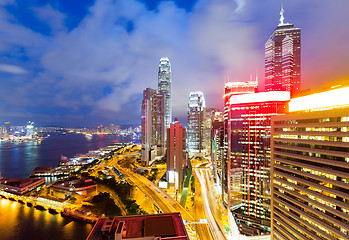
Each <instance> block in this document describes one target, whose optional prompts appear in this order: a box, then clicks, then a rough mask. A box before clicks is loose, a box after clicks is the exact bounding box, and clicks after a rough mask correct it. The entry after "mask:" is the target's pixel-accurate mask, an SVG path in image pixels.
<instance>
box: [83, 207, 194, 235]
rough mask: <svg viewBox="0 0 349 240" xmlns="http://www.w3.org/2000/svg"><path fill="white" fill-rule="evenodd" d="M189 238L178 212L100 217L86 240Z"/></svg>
mask: <svg viewBox="0 0 349 240" xmlns="http://www.w3.org/2000/svg"><path fill="white" fill-rule="evenodd" d="M99 239H115V240H121V239H132V240H151V239H154V240H155V239H157V240H170V239H171V240H189V236H188V233H187V231H186V229H185V227H184V223H183V219H182V217H181V215H180V213H162V214H147V215H135V216H117V217H111V218H100V219H99V220H98V222H97V223H96V224H95V225H94V227H93V228H92V230H91V232H90V234H89V235H88V237H87V240H99Z"/></svg>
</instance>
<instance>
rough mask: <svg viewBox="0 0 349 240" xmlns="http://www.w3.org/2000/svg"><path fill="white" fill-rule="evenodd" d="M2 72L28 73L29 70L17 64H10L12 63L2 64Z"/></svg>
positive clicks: (0, 69) (0, 67) (0, 68)
mask: <svg viewBox="0 0 349 240" xmlns="http://www.w3.org/2000/svg"><path fill="white" fill-rule="evenodd" d="M0 72H6V73H12V74H25V73H28V71H27V70H25V69H24V68H22V67H19V66H16V65H10V64H0Z"/></svg>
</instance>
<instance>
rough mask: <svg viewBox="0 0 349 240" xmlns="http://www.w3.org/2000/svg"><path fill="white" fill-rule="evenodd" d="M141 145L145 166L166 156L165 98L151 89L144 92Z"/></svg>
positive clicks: (142, 159)
mask: <svg viewBox="0 0 349 240" xmlns="http://www.w3.org/2000/svg"><path fill="white" fill-rule="evenodd" d="M141 144H142V150H141V153H142V157H141V161H142V163H143V164H144V165H148V164H149V161H151V160H153V159H154V158H155V157H156V156H162V155H164V151H165V150H164V149H165V126H164V96H163V95H162V94H157V93H156V90H155V89H151V88H147V89H145V90H144V91H143V101H142V136H141Z"/></svg>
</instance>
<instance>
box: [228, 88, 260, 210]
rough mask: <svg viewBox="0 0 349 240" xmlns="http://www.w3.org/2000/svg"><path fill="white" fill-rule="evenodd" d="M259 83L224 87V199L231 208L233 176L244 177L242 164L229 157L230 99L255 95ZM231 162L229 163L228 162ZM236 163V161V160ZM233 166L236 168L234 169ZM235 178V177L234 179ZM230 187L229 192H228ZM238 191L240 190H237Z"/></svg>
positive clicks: (236, 177)
mask: <svg viewBox="0 0 349 240" xmlns="http://www.w3.org/2000/svg"><path fill="white" fill-rule="evenodd" d="M257 87H258V82H257V81H249V82H228V83H226V84H225V85H224V96H223V100H224V114H223V121H224V136H225V140H224V160H223V163H222V189H223V191H222V199H223V203H224V204H226V205H227V206H228V208H230V203H231V195H230V193H231V179H232V175H233V178H234V179H238V180H236V181H240V180H239V179H241V175H242V173H241V172H242V169H238V167H237V166H240V165H241V164H240V163H239V164H238V163H237V162H233V163H232V162H231V159H230V157H229V159H228V156H230V152H229V153H228V150H229V149H228V144H227V140H228V131H227V129H228V123H229V121H228V117H229V112H230V97H231V96H233V95H241V94H250V93H255V92H256V91H257ZM228 160H229V161H228ZM235 161H236V160H235ZM232 166H235V167H233V168H232ZM228 169H234V170H233V171H234V172H233V174H232V171H231V170H228ZM234 176H235V177H234ZM228 186H229V191H228ZM237 191H238V190H237Z"/></svg>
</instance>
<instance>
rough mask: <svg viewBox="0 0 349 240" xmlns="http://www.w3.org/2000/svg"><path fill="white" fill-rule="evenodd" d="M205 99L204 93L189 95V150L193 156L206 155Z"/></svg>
mask: <svg viewBox="0 0 349 240" xmlns="http://www.w3.org/2000/svg"><path fill="white" fill-rule="evenodd" d="M205 107H206V106H205V98H204V94H203V93H202V92H191V93H190V94H189V101H188V109H187V117H188V128H187V149H188V152H189V153H190V154H192V155H204V154H205V151H204V150H205V149H204V116H205Z"/></svg>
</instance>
